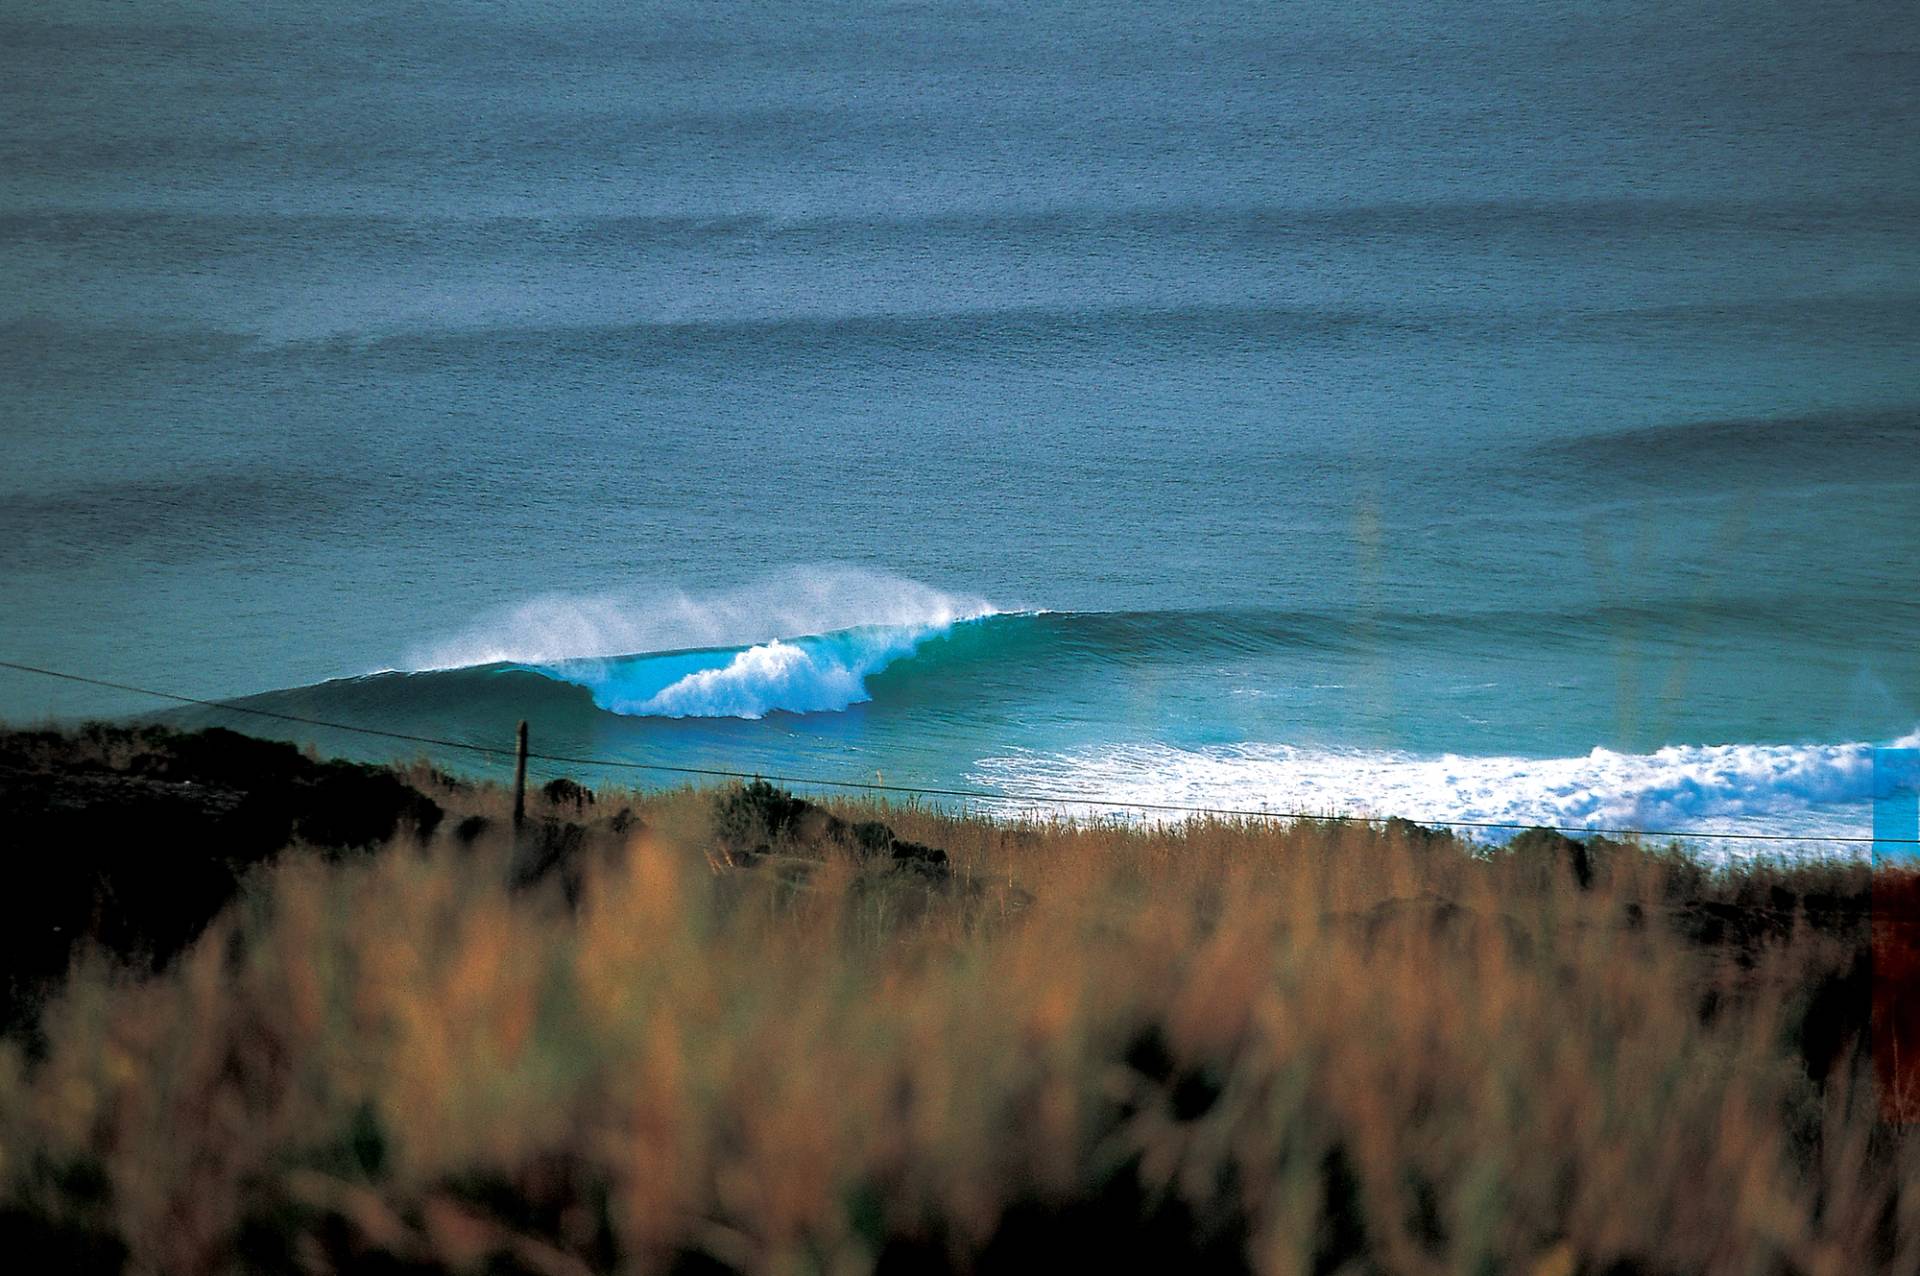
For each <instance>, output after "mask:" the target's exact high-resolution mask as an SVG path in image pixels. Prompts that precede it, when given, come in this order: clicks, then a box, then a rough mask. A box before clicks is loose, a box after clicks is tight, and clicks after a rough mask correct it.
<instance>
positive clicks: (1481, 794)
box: [969, 732, 1920, 855]
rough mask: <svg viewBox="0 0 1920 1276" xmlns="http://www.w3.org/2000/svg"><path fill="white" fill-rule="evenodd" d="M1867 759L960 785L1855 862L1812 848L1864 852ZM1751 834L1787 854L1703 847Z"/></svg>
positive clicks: (1184, 768) (1365, 765) (1175, 772)
mask: <svg viewBox="0 0 1920 1276" xmlns="http://www.w3.org/2000/svg"><path fill="white" fill-rule="evenodd" d="M1916 746H1920V732H1915V733H1913V734H1911V735H1908V736H1906V737H1903V738H1901V739H1899V740H1896V741H1892V742H1891V747H1894V748H1899V749H1912V748H1915V747H1916ZM1874 755H1875V746H1874V745H1872V744H1867V743H1847V744H1831V745H1823V744H1811V745H1786V744H1726V745H1685V746H1673V747H1668V748H1663V749H1659V750H1657V751H1655V752H1653V753H1646V754H1632V753H1620V752H1615V751H1613V750H1610V749H1594V750H1593V751H1592V752H1590V753H1588V754H1586V755H1585V756H1582V757H1568V758H1525V757H1515V756H1493V757H1462V756H1456V755H1452V754H1443V755H1439V756H1420V755H1416V754H1412V753H1404V752H1393V751H1379V750H1337V749H1311V748H1301V747H1296V746H1292V745H1284V744H1235V745H1221V746H1214V747H1208V748H1179V747H1175V746H1171V745H1160V744H1130V745H1115V746H1107V747H1097V748H1089V749H1086V750H1080V751H1074V752H1069V753H1061V754H1043V753H1035V752H1015V753H1005V754H1000V755H997V756H993V757H988V758H985V759H982V760H981V761H980V762H979V763H978V764H977V765H976V766H975V767H974V768H973V771H972V773H971V775H970V776H969V779H970V781H971V782H973V783H974V784H977V785H980V786H984V787H988V788H992V789H997V790H1000V791H1004V792H1006V793H1009V794H1035V793H1039V794H1049V795H1068V796H1078V797H1085V798H1088V799H1094V798H1098V799H1103V800H1106V801H1111V802H1134V803H1141V804H1143V806H1142V807H1141V808H1136V809H1134V810H1132V811H1129V810H1128V809H1126V808H1119V807H1109V808H1102V809H1104V810H1108V811H1112V812H1113V813H1115V814H1117V815H1119V816H1120V817H1121V818H1134V819H1149V820H1166V819H1177V818H1183V816H1182V814H1181V813H1180V812H1178V811H1165V810H1161V811H1155V810H1153V809H1151V808H1152V807H1156V806H1157V807H1202V808H1214V809H1227V810H1236V811H1255V812H1296V813H1303V814H1307V815H1355V816H1363V817H1373V818H1385V817H1388V816H1402V817H1405V818H1409V819H1413V820H1416V821H1427V822H1435V823H1437V822H1443V821H1464V822H1473V823H1481V824H1501V825H1513V826H1521V827H1524V826H1530V825H1549V826H1554V827H1564V828H1568V829H1644V830H1651V831H1654V832H1657V833H1668V832H1673V833H1684V834H1687V835H1689V838H1690V839H1692V840H1701V841H1706V842H1707V843H1708V846H1709V849H1713V850H1716V851H1719V852H1721V853H1751V852H1753V851H1758V850H1771V851H1775V852H1780V851H1788V852H1792V853H1795V854H1809V853H1811V854H1839V855H1865V854H1867V853H1868V847H1867V846H1866V845H1864V844H1862V843H1859V842H1832V841H1821V840H1820V839H1822V838H1862V837H1868V836H1871V834H1872V831H1873V818H1872V801H1873V798H1874V783H1875V771H1874ZM1882 778H1883V779H1884V776H1883V777H1882ZM1006 805H1007V807H1008V808H1009V809H1010V810H1013V809H1031V808H1032V807H1033V806H1034V803H1031V802H1027V801H1022V800H1020V799H1018V798H1009V799H1008V801H1007V803H1006ZM1041 805H1042V806H1045V805H1048V804H1044V803H1043V804H1041ZM1058 805H1060V806H1061V807H1062V809H1064V810H1067V811H1069V812H1071V811H1072V810H1073V809H1074V808H1073V806H1072V804H1071V803H1064V804H1058ZM1081 809H1082V810H1084V809H1085V808H1081ZM1511 832H1512V830H1510V829H1505V830H1503V829H1479V830H1470V833H1471V835H1472V836H1475V837H1478V838H1481V839H1483V840H1488V841H1502V840H1505V838H1507V837H1509V836H1511ZM1752 834H1767V835H1770V836H1772V835H1786V836H1787V837H1789V838H1791V839H1793V840H1790V841H1786V842H1765V843H1746V844H1738V845H1737V844H1736V843H1735V842H1734V841H1733V840H1731V839H1729V840H1726V841H1723V842H1720V843H1717V844H1714V843H1712V842H1711V839H1712V838H1713V837H1714V836H1715V835H1720V836H1722V837H1726V836H1727V835H1752Z"/></svg>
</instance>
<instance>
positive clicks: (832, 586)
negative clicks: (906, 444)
mask: <svg viewBox="0 0 1920 1276" xmlns="http://www.w3.org/2000/svg"><path fill="white" fill-rule="evenodd" d="M995 610H996V608H994V607H992V606H991V605H990V604H988V603H987V602H986V601H985V600H984V599H980V598H971V597H966V596H963V595H958V594H950V593H947V592H945V591H943V590H940V589H936V588H934V587H933V586H931V585H925V584H922V583H921V582H919V581H916V580H908V579H906V578H904V577H900V576H890V575H887V574H885V573H881V572H872V571H866V570H863V569H860V568H856V567H844V566H835V565H827V566H813V567H790V568H787V569H785V570H782V571H778V572H775V573H772V574H771V575H768V576H766V577H764V578H762V579H761V580H758V581H756V582H754V583H752V584H748V585H742V586H738V587H734V588H728V589H718V590H712V591H708V592H703V593H689V592H687V591H685V590H681V589H668V588H652V589H648V588H637V589H629V590H622V591H616V592H611V593H606V594H591V595H586V594H579V595H576V594H549V595H544V596H542V597H539V598H534V599H530V600H529V601H527V602H524V603H521V604H519V605H517V606H515V607H512V608H509V609H507V610H504V611H500V612H496V613H493V614H491V615H488V616H486V617H483V618H482V619H481V620H480V621H479V622H477V623H476V624H474V625H473V626H471V627H470V628H468V629H467V630H466V631H465V632H463V633H460V634H457V635H455V636H453V637H451V638H448V639H445V640H443V641H440V642H436V643H432V644H428V645H426V646H424V647H421V648H418V649H416V650H415V651H414V652H413V653H412V654H411V658H410V659H409V660H408V661H407V663H406V667H407V668H409V669H412V670H435V669H461V668H469V667H472V666H474V665H490V664H518V665H524V666H528V667H538V666H550V665H554V664H557V663H559V662H563V661H578V660H595V659H608V658H612V657H619V656H625V655H629V654H631V653H634V652H671V651H686V650H688V649H691V648H719V647H727V648H736V647H737V648H744V647H749V646H752V645H755V644H761V643H767V642H770V641H772V640H774V639H782V638H789V637H791V636H793V635H795V634H827V633H832V632H835V631H839V630H849V629H855V628H859V627H863V626H882V627H892V628H938V627H944V626H948V625H952V624H953V623H954V622H956V621H960V620H967V619H971V618H973V617H976V616H985V615H989V614H991V613H993V612H994V611H995Z"/></svg>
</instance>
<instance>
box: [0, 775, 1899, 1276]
mask: <svg viewBox="0 0 1920 1276" xmlns="http://www.w3.org/2000/svg"><path fill="white" fill-rule="evenodd" d="M405 778H406V779H407V780H408V782H409V783H410V784H411V785H412V786H413V787H414V788H416V789H418V790H419V791H420V792H421V793H423V794H425V795H426V796H427V797H428V798H430V799H431V801H430V802H429V803H428V805H430V806H434V807H436V808H438V809H439V810H441V811H443V812H444V817H441V816H439V815H435V816H433V817H432V818H426V819H408V820H402V821H401V822H400V824H399V825H398V826H397V828H396V830H395V831H394V833H393V834H392V836H391V837H390V838H388V839H386V840H385V841H383V842H382V844H380V845H378V846H376V847H374V848H372V849H371V850H369V851H366V852H363V853H359V854H343V853H341V852H340V851H339V850H337V849H332V848H323V849H314V848H311V847H303V846H302V845H301V844H300V839H299V838H298V837H296V838H295V839H294V840H295V845H294V846H292V847H291V848H290V849H289V850H288V851H286V852H285V853H284V854H282V855H279V856H278V857H276V858H273V859H271V860H269V861H266V862H264V863H262V864H261V865H260V866H258V867H255V868H253V869H251V870H250V871H249V872H248V874H247V875H246V878H245V884H244V888H243V889H242V891H241V893H240V896H239V898H238V899H237V900H236V901H235V902H233V903H232V905H231V906H230V907H228V908H226V909H225V911H223V912H221V913H220V914H219V916H218V917H217V919H216V920H215V921H214V922H213V923H212V925H211V926H210V927H208V928H207V929H206V930H205V932H204V933H202V934H200V935H199V936H198V938H197V939H193V940H192V941H191V942H189V943H187V944H186V945H185V947H184V948H183V949H182V950H181V951H180V952H179V954H178V956H177V957H174V958H172V959H171V960H170V961H165V962H160V963H154V962H144V963H143V962H140V961H138V960H129V959H128V957H127V956H126V955H125V954H120V955H117V956H116V955H110V954H109V953H108V952H106V951H105V950H104V949H102V948H99V947H97V946H96V947H89V946H85V945H83V946H81V947H80V948H79V949H77V950H76V955H75V957H74V959H73V964H72V966H71V969H70V970H69V972H68V973H67V974H66V976H65V977H64V980H63V981H61V982H60V983H59V984H58V985H57V987H56V988H55V989H54V990H53V992H52V993H51V995H50V996H49V997H48V998H47V999H46V1001H45V1003H44V1005H43V1006H42V1007H40V1009H39V1012H38V1016H37V1020H36V1021H35V1022H33V1023H32V1024H30V1025H29V1026H28V1027H27V1028H25V1029H22V1030H19V1031H16V1032H14V1033H13V1034H12V1036H11V1037H9V1038H8V1039H7V1040H6V1041H5V1042H4V1043H3V1044H0V1183H4V1192H5V1204H4V1211H3V1212H0V1244H3V1245H6V1246H7V1247H9V1248H10V1249H11V1250H12V1251H13V1252H15V1253H19V1252H23V1250H24V1248H25V1247H31V1251H30V1252H35V1253H38V1254H42V1255H45V1256H47V1257H46V1259H45V1260H44V1261H46V1262H48V1263H49V1264H50V1265H57V1266H59V1267H61V1268H64V1269H73V1270H79V1269H113V1270H119V1269H121V1268H123V1267H125V1268H127V1269H130V1270H136V1271H152V1272H228V1271H247V1272H256V1271H257V1272H278V1271H314V1272H319V1271H388V1272H401V1271H405V1272H428V1271H489V1272H502V1271H516V1272H541V1273H567V1272H589V1271H613V1270H620V1271H635V1272H651V1271H667V1270H674V1271H720V1270H739V1271H752V1272H814V1271H820V1272H849V1273H851V1272H867V1271H873V1270H884V1271H889V1272H921V1271H945V1270H973V1269H987V1270H1006V1269H1010V1268H1012V1267H1014V1266H1016V1265H1018V1264H1022V1263H1047V1264H1053V1265H1059V1266H1071V1267H1073V1268H1076V1269H1078V1268H1084V1267H1104V1268H1108V1269H1117V1270H1138V1269H1142V1268H1165V1267H1179V1268H1183V1269H1204V1270H1257V1271H1260V1272H1269V1273H1276V1274H1277V1273H1295V1272H1298V1273H1316V1274H1325V1273H1331V1272H1339V1271H1351V1272H1370V1271H1390V1272H1435V1273H1439V1272H1448V1273H1455V1272H1458V1273H1482V1272H1525V1273H1539V1274H1541V1276H1546V1274H1570V1273H1609V1274H1613V1276H1625V1274H1626V1273H1634V1272H1647V1273H1654V1272H1711V1273H1719V1272H1725V1273H1785V1272H1807V1273H1833V1274H1835V1276H1839V1274H1841V1273H1854V1272H1862V1271H1889V1272H1894V1271H1897V1272H1914V1271H1916V1270H1920V1138H1916V1136H1915V1135H1914V1134H1913V1133H1911V1132H1910V1129H1909V1127H1906V1126H1903V1125H1901V1124H1899V1123H1897V1122H1895V1121H1893V1120H1891V1119H1890V1115H1898V1114H1897V1113H1891V1114H1890V1112H1889V1110H1888V1106H1887V1098H1888V1096H1886V1095H1884V1094H1882V1093H1880V1090H1881V1089H1883V1088H1884V1087H1882V1086H1878V1085H1877V1084H1876V1077H1875V1072H1874V1051H1873V1048H1872V1034H1871V1033H1870V1032H1869V1026H1870V1020H1871V1018H1872V996H1873V987H1872V983H1873V980H1872V970H1873V966H1872V962H1871V960H1870V952H1871V943H1872V940H1873V934H1874V929H1875V927H1874V913H1873V908H1872V905H1873V901H1874V898H1875V892H1876V891H1879V892H1881V893H1882V898H1891V894H1889V893H1890V892H1896V891H1898V890H1901V889H1905V888H1906V887H1908V886H1910V885H1911V880H1912V879H1911V876H1910V875H1907V874H1903V873H1899V872H1895V871H1893V870H1888V869H1882V870H1880V871H1879V872H1878V874H1877V875H1876V873H1875V872H1874V871H1873V870H1870V869H1869V868H1867V867H1865V866H1863V865H1859V864H1812V863H1807V864H1800V865H1781V864H1768V863H1749V864H1745V865H1735V866H1731V867H1727V868H1722V869H1715V870H1709V869H1707V868H1704V867H1702V866H1701V865H1700V864H1698V863H1696V862H1695V861H1694V860H1691V859H1689V858H1687V857H1686V856H1684V855H1682V854H1678V853H1674V852H1671V851H1666V852H1662V851H1652V850H1647V849H1641V848H1633V847H1625V846H1610V845H1606V844H1601V843H1595V844H1590V845H1587V846H1579V845H1577V844H1574V843H1568V842H1566V841H1564V840H1563V839H1557V838H1554V837H1552V836H1550V835H1529V836H1528V837H1525V838H1523V839H1521V840H1520V841H1519V842H1518V843H1516V846H1515V847H1514V848H1513V849H1511V850H1509V851H1504V852H1500V853H1488V852H1485V851H1483V850H1476V849H1475V848H1472V847H1469V846H1466V845H1463V844H1460V843H1457V842H1455V841H1453V840H1452V839H1450V838H1447V837H1444V836H1436V835H1433V834H1430V833H1428V832H1427V831H1425V830H1422V829H1418V828H1416V827H1413V826H1408V825H1398V824H1396V825H1394V826H1392V827H1390V828H1388V829H1386V830H1377V829H1370V828H1366V827H1354V826H1344V825H1332V824H1297V825H1293V826H1290V827H1276V826H1271V825H1266V824H1260V823H1193V824H1187V825H1183V826H1179V827H1170V828H1121V827H1112V826H1093V827H1086V826H1078V827H1075V826H1068V825H1032V824H1007V823H1000V822H994V821H991V820H987V819H979V818H964V817H957V816H950V815H945V814H941V813H938V812H934V811H929V810H918V809H912V808H901V807H884V808H883V807H865V806H859V805H851V806H837V807H834V808H833V813H832V814H829V813H827V812H823V811H822V810H820V809H819V808H812V807H807V806H805V805H800V806H793V805H782V804H781V800H780V798H779V796H778V795H777V794H770V793H767V792H756V793H752V794H745V795H743V794H742V793H741V792H739V791H737V790H736V791H733V792H732V793H730V794H729V793H722V794H719V795H715V794H712V793H695V792H680V793H674V794H668V795H655V796H641V795H634V794H615V793H606V792H602V793H600V794H598V795H597V800H594V801H588V800H587V795H584V794H580V793H576V792H573V791H570V790H568V789H567V788H566V787H564V786H561V787H558V788H556V789H555V790H553V793H552V796H551V797H538V798H536V799H535V801H534V803H533V808H534V809H533V811H532V815H533V819H532V822H531V823H530V826H529V828H528V829H527V830H525V831H524V832H523V833H522V834H520V835H518V836H517V837H516V835H514V834H513V833H512V831H511V830H510V828H509V827H507V822H506V819H505V817H506V813H507V812H506V802H505V799H504V796H503V795H502V794H501V793H500V792H499V791H498V790H497V789H493V788H489V787H486V786H477V787H476V786H469V785H465V784H461V783H459V782H457V781H451V780H450V779H449V778H448V777H445V776H441V775H439V774H437V773H435V772H432V771H431V770H430V769H428V768H425V767H420V768H415V769H414V770H413V771H412V772H410V773H408V774H407V775H406V776H405ZM409 809H411V808H409ZM416 814H417V812H416ZM881 825H884V826H886V827H885V828H881V827H880V826H881ZM295 827H296V828H298V827H302V826H300V825H295ZM423 828H426V829H430V830H431V832H430V833H429V834H427V835H424V836H423V835H421V830H422V829H423ZM933 848H937V849H938V850H940V851H943V852H944V853H945V860H946V862H945V863H940V862H939V861H938V859H937V858H936V857H935V856H933V855H932V854H931V853H930V851H931V850H932V849H933ZM61 849H62V848H59V847H34V848H28V847H25V846H20V847H16V849H15V850H14V852H13V853H12V854H13V855H14V856H15V857H18V856H22V855H26V854H56V855H57V854H59V853H61ZM140 850H141V848H139V847H134V848H132V851H133V853H136V854H137V853H139V851H140ZM152 853H154V854H160V853H161V849H160V848H153V851H152ZM1900 942H1903V943H1906V944H1908V945H1909V946H1910V945H1911V937H1910V936H1908V937H1907V938H1905V939H1904V940H1901V941H1900ZM156 964H157V969H156V968H155V966H156ZM1889 968H1890V967H1889ZM1884 1044H1885V1043H1884V1042H1883V1045H1884ZM1883 1064H1884V1061H1883ZM1896 1098H1897V1096H1896Z"/></svg>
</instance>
